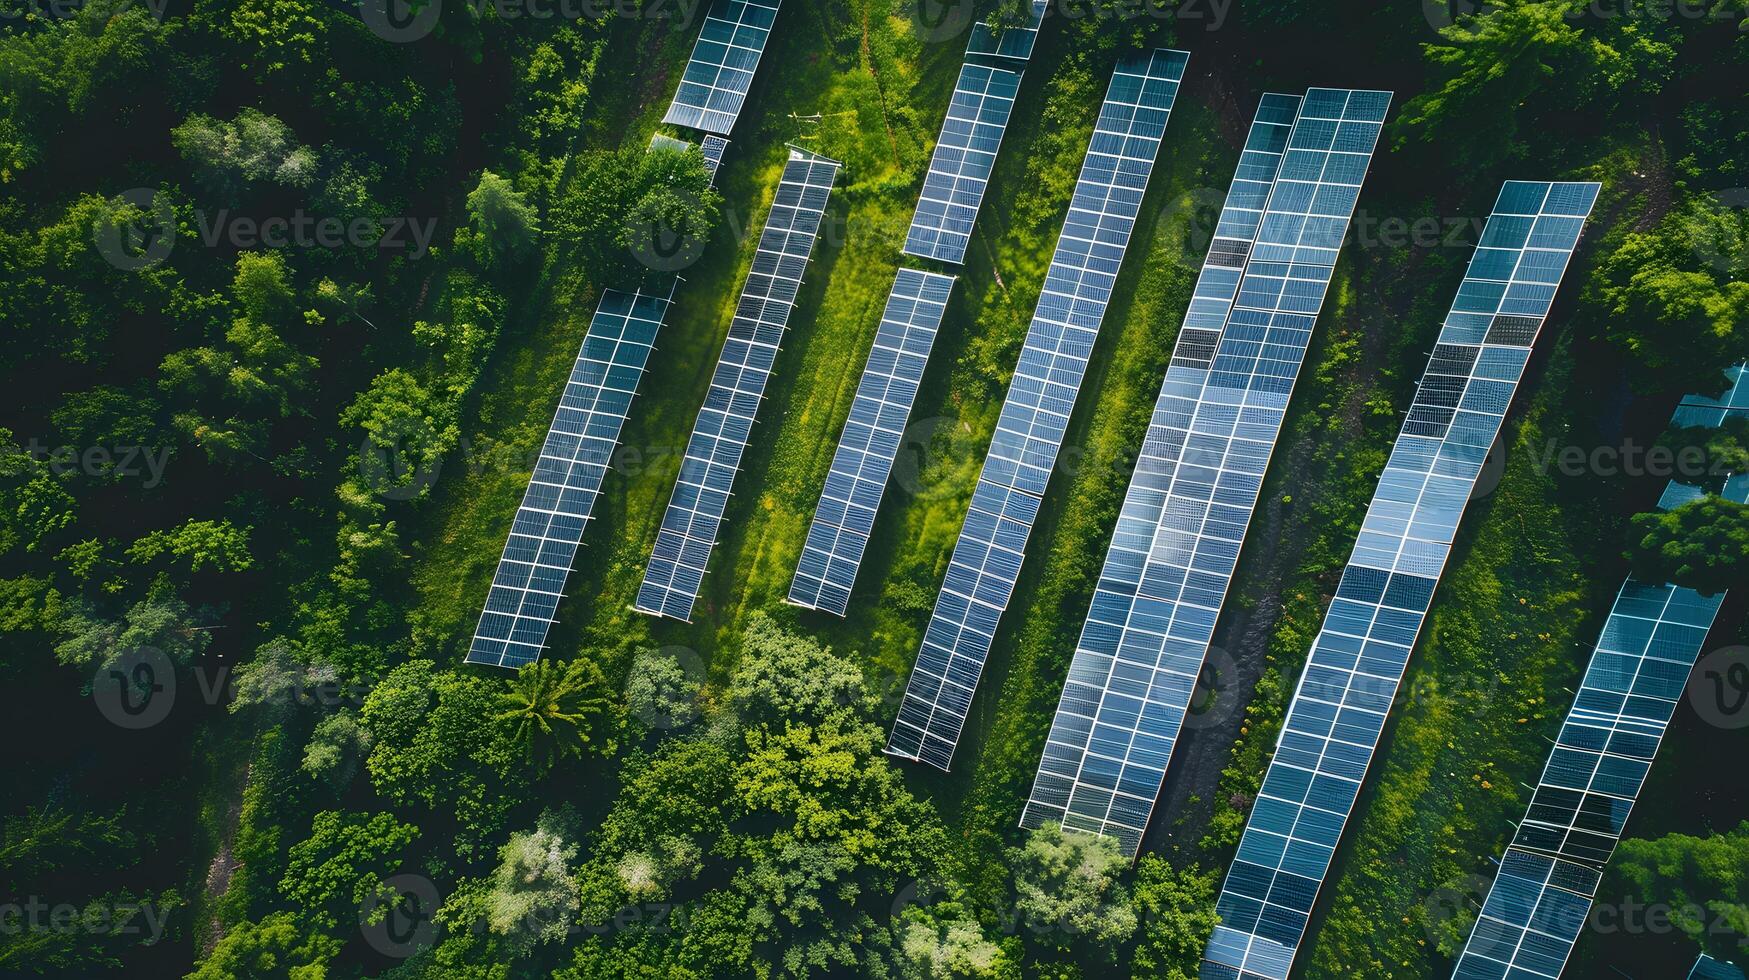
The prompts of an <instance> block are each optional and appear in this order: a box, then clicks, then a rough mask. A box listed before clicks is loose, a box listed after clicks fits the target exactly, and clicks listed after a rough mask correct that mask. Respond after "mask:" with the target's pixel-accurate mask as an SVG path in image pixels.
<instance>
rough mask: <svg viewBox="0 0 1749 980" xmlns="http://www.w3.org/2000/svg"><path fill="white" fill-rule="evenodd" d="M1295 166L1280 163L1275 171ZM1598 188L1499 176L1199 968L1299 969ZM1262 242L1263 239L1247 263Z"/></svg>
mask: <svg viewBox="0 0 1749 980" xmlns="http://www.w3.org/2000/svg"><path fill="white" fill-rule="evenodd" d="M1309 102H1310V99H1308V103H1309ZM1309 110H1310V106H1309V105H1308V106H1307V107H1306V109H1303V110H1302V114H1304V113H1305V112H1307V111H1309ZM1289 176H1290V173H1289V169H1288V167H1287V165H1286V164H1285V163H1284V165H1283V167H1282V173H1281V175H1280V177H1278V182H1279V181H1280V180H1282V179H1286V178H1287V177H1289ZM1597 189H1598V185H1596V184H1585V183H1554V184H1549V183H1540V182H1524V181H1508V182H1507V183H1506V185H1505V186H1504V187H1503V188H1501V191H1500V197H1499V199H1498V200H1497V201H1496V202H1495V205H1494V213H1493V214H1492V215H1491V216H1490V217H1489V219H1488V224H1487V226H1486V227H1485V228H1484V229H1483V232H1482V239H1481V242H1480V243H1479V244H1478V245H1477V247H1476V250H1475V252H1474V254H1472V255H1471V257H1470V264H1469V269H1468V271H1467V272H1466V273H1465V276H1464V280H1463V283H1462V284H1461V285H1460V286H1459V287H1458V293H1457V298H1456V300H1455V301H1454V303H1453V305H1452V309H1451V312H1450V313H1449V314H1448V315H1447V317H1446V320H1445V325H1444V328H1443V330H1442V331H1441V333H1440V337H1439V342H1438V344H1437V345H1436V346H1435V347H1434V350H1433V356H1432V359H1431V360H1430V361H1429V363H1428V365H1427V370H1426V372H1425V373H1424V374H1423V375H1422V378H1421V384H1420V388H1419V390H1418V391H1417V392H1416V395H1415V400H1414V403H1413V404H1412V405H1411V406H1410V408H1409V414H1408V417H1407V418H1406V419H1405V420H1404V422H1403V428H1402V431H1401V433H1400V434H1399V435H1398V437H1397V441H1396V444H1395V445H1394V446H1393V447H1392V449H1391V456H1390V459H1389V460H1388V461H1387V462H1386V464H1385V471H1384V474H1383V475H1382V476H1381V477H1380V479H1379V487H1378V490H1377V491H1376V492H1375V493H1374V495H1373V499H1372V503H1371V504H1370V505H1369V506H1368V507H1367V514H1366V519H1365V521H1364V522H1363V523H1362V525H1361V531H1360V536H1359V540H1357V541H1356V542H1355V546H1354V552H1353V554H1352V555H1351V556H1350V558H1349V562H1348V566H1347V568H1345V569H1344V571H1343V575H1342V580H1341V583H1340V584H1339V585H1338V586H1337V590H1336V596H1335V598H1334V599H1333V600H1332V601H1331V603H1330V608H1329V610H1328V611H1327V612H1326V613H1325V616H1324V623H1323V627H1322V629H1321V630H1320V632H1319V634H1318V636H1317V639H1316V640H1315V641H1314V642H1313V645H1312V650H1311V653H1310V655H1309V657H1308V658H1307V663H1306V668H1305V672H1304V673H1303V674H1302V675H1301V677H1300V682H1299V686H1298V688H1297V689H1296V690H1295V692H1294V697H1293V701H1292V703H1291V704H1290V705H1289V707H1288V713H1287V717H1286V719H1285V721H1284V723H1283V726H1282V733H1281V737H1280V739H1279V740H1278V741H1277V743H1276V747H1275V755H1274V757H1273V758H1272V759H1271V760H1270V763H1269V769H1268V770H1267V772H1266V773H1265V775H1264V779H1263V786H1262V789H1261V790H1260V791H1259V793H1258V796H1257V799H1256V801H1255V802H1254V803H1253V804H1252V809H1251V815H1250V818H1249V820H1247V822H1246V825H1245V831H1244V834H1243V836H1242V837H1241V839H1240V842H1239V852H1238V855H1237V856H1236V857H1235V858H1234V860H1233V863H1232V866H1231V867H1230V868H1229V869H1228V871H1227V878H1226V881H1225V883H1224V884H1223V885H1222V888H1221V896H1220V899H1219V901H1218V903H1217V905H1216V910H1217V911H1218V912H1219V914H1220V916H1221V924H1220V925H1219V926H1217V927H1216V928H1215V931H1214V935H1213V937H1212V938H1211V939H1210V941H1209V945H1208V948H1207V950H1206V951H1205V952H1204V954H1203V958H1204V964H1203V969H1202V976H1203V977H1204V978H1209V980H1213V978H1244V980H1262V978H1270V980H1285V978H1286V977H1287V975H1288V970H1289V968H1290V967H1291V966H1292V964H1293V960H1294V956H1295V954H1297V953H1298V951H1299V947H1300V943H1301V941H1302V940H1303V938H1304V936H1305V930H1306V922H1307V920H1308V918H1309V917H1310V915H1311V912H1312V907H1313V904H1314V903H1315V902H1316V900H1317V896H1318V890H1319V888H1320V887H1321V886H1322V885H1323V883H1324V878H1325V876H1326V875H1327V874H1328V873H1329V870H1330V861H1331V858H1332V856H1333V855H1334V854H1335V850H1336V845H1337V843H1338V841H1339V840H1340V838H1341V836H1342V831H1343V828H1344V827H1345V826H1346V824H1347V822H1348V817H1349V815H1350V814H1351V813H1352V812H1353V809H1354V801H1355V797H1356V795H1357V794H1358V793H1359V791H1360V786H1361V782H1362V781H1363V780H1364V779H1365V777H1366V772H1367V768H1368V767H1369V766H1370V764H1371V762H1372V757H1373V752H1374V750H1375V748H1376V747H1377V745H1378V740H1379V734H1380V731H1381V730H1382V729H1383V727H1384V723H1385V717H1386V714H1387V712H1388V711H1389V710H1390V706H1391V702H1392V700H1393V699H1394V698H1395V697H1396V693H1397V687H1398V685H1399V683H1401V681H1402V676H1403V670H1404V667H1405V666H1406V665H1407V663H1408V660H1409V653H1410V651H1411V649H1412V648H1413V647H1414V645H1415V640H1416V637H1417V636H1418V635H1419V634H1420V631H1421V625H1422V621H1423V620H1424V618H1425V617H1426V615H1427V609H1428V606H1429V604H1430V603H1431V602H1432V599H1433V591H1434V587H1435V586H1436V585H1437V584H1438V581H1439V577H1440V574H1441V573H1442V572H1443V571H1444V569H1445V563H1446V559H1447V557H1448V556H1449V554H1450V551H1451V544H1452V541H1453V539H1454V538H1455V537H1456V534H1457V528H1458V522H1459V520H1460V518H1461V517H1462V516H1463V511H1464V505H1465V503H1466V502H1467V501H1468V499H1469V497H1470V494H1471V492H1472V491H1473V490H1474V488H1475V482H1476V478H1477V476H1478V475H1479V474H1480V473H1481V469H1482V462H1483V460H1484V459H1485V458H1486V457H1487V455H1488V450H1489V448H1490V447H1491V446H1492V445H1493V444H1494V439H1495V436H1496V435H1497V434H1498V433H1499V431H1500V427H1501V424H1502V422H1503V420H1504V418H1505V414H1506V410H1507V407H1508V406H1509V405H1510V403H1511V401H1512V396H1513V394H1514V392H1515V391H1516V389H1517V387H1518V381H1519V378H1520V377H1521V376H1522V374H1523V370H1524V365H1525V362H1526V361H1527V360H1528V359H1529V357H1530V351H1531V347H1532V345H1533V344H1534V343H1535V341H1536V337H1537V334H1538V332H1540V330H1541V328H1542V324H1543V320H1544V318H1545V317H1546V316H1547V315H1548V311H1549V305H1550V303H1551V302H1553V300H1554V296H1555V291H1556V289H1557V287H1558V286H1559V284H1560V281H1561V276H1562V274H1563V273H1564V272H1565V270H1566V267H1567V262H1568V260H1569V259H1570V258H1571V257H1572V253H1573V248H1574V246H1575V245H1576V243H1577V242H1578V240H1579V232H1580V229H1581V227H1582V226H1583V224H1584V221H1585V217H1586V216H1587V215H1588V214H1589V213H1590V211H1591V206H1592V204H1593V203H1594V202H1595V200H1596V197H1597ZM1261 255H1262V249H1261V246H1260V247H1259V250H1258V254H1256V255H1254V256H1253V257H1252V260H1251V261H1252V262H1253V263H1255V262H1257V261H1258V260H1259V258H1261ZM1243 302H1244V301H1243V299H1241V301H1240V303H1241V305H1242V304H1243Z"/></svg>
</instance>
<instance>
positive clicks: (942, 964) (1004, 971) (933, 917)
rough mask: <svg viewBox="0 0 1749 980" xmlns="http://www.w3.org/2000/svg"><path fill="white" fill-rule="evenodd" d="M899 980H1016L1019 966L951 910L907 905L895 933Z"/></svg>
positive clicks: (981, 930) (974, 921)
mask: <svg viewBox="0 0 1749 980" xmlns="http://www.w3.org/2000/svg"><path fill="white" fill-rule="evenodd" d="M895 932H896V933H897V937H898V944H897V945H898V950H899V971H898V975H899V976H900V977H901V978H902V980H1018V978H1019V977H1020V965H1019V964H1018V963H1017V962H1015V961H1014V960H1013V959H1011V958H1010V957H1009V955H1008V952H1007V951H1006V950H1004V949H1003V948H1002V947H1001V946H999V945H997V944H996V943H993V942H991V941H990V940H989V939H987V938H986V937H985V936H984V928H983V926H981V925H979V924H978V920H977V919H975V918H973V917H971V916H970V915H968V914H965V912H964V911H963V910H960V909H958V907H957V906H955V907H953V908H952V909H949V908H947V907H931V908H928V909H921V908H917V907H916V906H912V907H910V908H907V909H906V910H905V916H904V918H903V919H902V920H901V921H900V922H899V923H898V924H897V927H896V929H895Z"/></svg>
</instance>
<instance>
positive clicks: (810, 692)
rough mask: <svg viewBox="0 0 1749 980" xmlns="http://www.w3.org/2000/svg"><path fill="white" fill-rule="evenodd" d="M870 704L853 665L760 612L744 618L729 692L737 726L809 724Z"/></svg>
mask: <svg viewBox="0 0 1749 980" xmlns="http://www.w3.org/2000/svg"><path fill="white" fill-rule="evenodd" d="M874 704H875V702H874V699H873V698H872V697H871V695H870V694H869V692H868V689H867V688H866V687H865V686H864V684H863V677H862V670H861V668H859V667H857V666H856V664H855V663H853V662H851V661H850V660H848V659H846V658H844V657H840V656H838V655H836V654H834V653H833V652H832V648H831V647H823V646H821V645H820V644H819V643H818V642H816V641H815V640H814V639H812V638H811V637H806V636H800V635H797V634H795V633H790V632H788V631H786V630H784V629H782V628H781V627H779V626H778V625H777V623H776V622H774V621H773V620H772V619H771V617H770V616H767V615H766V614H765V613H763V612H755V613H754V614H753V615H752V616H750V617H748V620H747V630H746V632H745V633H743V634H742V637H741V658H740V660H739V661H738V662H737V664H736V667H735V673H734V675H733V677H731V678H730V681H729V691H728V708H729V712H730V713H731V714H732V715H733V716H734V717H735V718H737V719H739V720H740V721H741V723H743V724H746V725H759V724H773V725H781V724H783V723H785V722H786V721H793V722H795V723H798V724H809V723H813V722H819V721H824V720H826V719H828V718H831V717H834V716H837V715H840V714H843V713H847V712H848V713H851V714H868V713H872V711H873V710H874Z"/></svg>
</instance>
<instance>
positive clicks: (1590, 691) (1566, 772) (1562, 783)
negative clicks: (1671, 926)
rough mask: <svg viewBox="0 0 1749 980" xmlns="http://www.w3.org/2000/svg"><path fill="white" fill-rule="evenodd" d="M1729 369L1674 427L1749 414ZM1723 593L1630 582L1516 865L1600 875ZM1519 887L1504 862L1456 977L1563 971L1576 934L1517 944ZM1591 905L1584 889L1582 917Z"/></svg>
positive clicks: (1669, 493)
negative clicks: (1725, 380)
mask: <svg viewBox="0 0 1749 980" xmlns="http://www.w3.org/2000/svg"><path fill="white" fill-rule="evenodd" d="M1730 374H1731V377H1732V380H1733V383H1732V387H1731V389H1730V390H1729V391H1727V392H1726V393H1725V395H1724V396H1723V397H1722V398H1710V397H1705V396H1701V395H1690V396H1688V397H1687V398H1684V399H1683V400H1682V404H1681V405H1680V406H1679V407H1678V408H1677V409H1676V414H1675V416H1674V417H1673V418H1672V419H1671V424H1672V425H1676V426H1705V427H1711V428H1716V427H1718V426H1720V425H1722V424H1724V420H1725V418H1726V417H1727V416H1738V417H1749V365H1738V366H1736V367H1734V368H1732V369H1731V372H1730ZM1700 495H1701V491H1700V490H1699V489H1698V488H1695V487H1690V486H1688V485H1686V484H1682V483H1678V482H1675V481H1672V482H1671V484H1670V486H1669V487H1668V488H1667V489H1666V490H1665V493H1664V496H1663V498H1662V499H1660V501H1659V506H1660V507H1663V508H1669V507H1674V506H1679V505H1681V504H1683V503H1686V502H1687V501H1688V500H1691V499H1695V498H1697V497H1698V496H1700ZM1725 495H1726V496H1727V497H1730V498H1731V499H1733V500H1736V501H1738V502H1739V503H1742V502H1745V499H1746V498H1749V483H1744V482H1743V481H1738V480H1734V481H1731V482H1730V483H1728V484H1727V486H1726V490H1725ZM1724 600H1725V596H1724V594H1723V593H1720V594H1718V595H1713V596H1703V595H1700V594H1699V593H1697V592H1694V591H1692V590H1690V589H1684V588H1679V587H1677V586H1675V585H1671V584H1668V583H1666V584H1663V585H1649V584H1647V583H1644V582H1637V581H1635V580H1634V579H1632V578H1629V579H1628V580H1627V581H1625V582H1623V583H1622V587H1621V591H1620V592H1619V593H1617V595H1616V600H1615V605H1614V606H1613V607H1612V608H1611V609H1610V612H1609V618H1608V619H1607V620H1605V621H1604V624H1603V635H1602V636H1601V637H1600V638H1599V639H1598V641H1597V648H1596V650H1595V651H1594V652H1593V653H1592V655H1591V663H1590V665H1589V666H1588V667H1587V668H1586V670H1585V677H1584V680H1583V682H1582V683H1581V684H1580V685H1579V693H1578V695H1577V696H1576V697H1575V698H1574V699H1573V706H1572V708H1571V709H1570V710H1569V711H1568V713H1567V718H1566V720H1565V721H1564V722H1563V723H1562V724H1561V732H1560V735H1559V736H1558V737H1557V738H1556V739H1555V746H1554V748H1553V749H1552V750H1551V751H1550V752H1549V758H1548V761H1547V762H1546V763H1545V764H1544V766H1543V774H1542V778H1541V779H1540V780H1538V782H1537V787H1536V792H1535V793H1534V794H1532V796H1531V800H1530V806H1529V807H1528V808H1527V810H1526V812H1525V815H1524V820H1523V821H1521V822H1520V823H1519V824H1518V830H1517V832H1516V833H1515V834H1514V835H1513V839H1512V843H1511V845H1510V846H1508V847H1507V849H1506V862H1505V863H1506V866H1508V867H1509V866H1512V865H1513V862H1515V861H1516V862H1518V863H1519V864H1520V865H1522V864H1523V863H1524V862H1525V861H1528V860H1535V861H1542V862H1551V861H1552V862H1554V863H1556V864H1557V865H1572V866H1574V867H1580V868H1583V869H1585V871H1586V872H1587V873H1588V874H1591V875H1593V876H1597V875H1601V874H1602V872H1603V867H1604V865H1605V864H1607V863H1608V862H1609V859H1610V856H1611V855H1612V854H1614V852H1615V846H1616V844H1617V843H1618V842H1619V841H1620V840H1621V834H1622V828H1623V827H1624V826H1625V825H1626V824H1627V820H1628V816H1629V814H1630V813H1632V811H1633V807H1634V802H1635V801H1636V800H1637V799H1638V798H1639V795H1640V790H1641V789H1642V788H1643V787H1644V786H1645V782H1646V774H1647V773H1648V772H1650V771H1651V768H1652V760H1653V759H1654V758H1655V757H1656V756H1657V753H1658V747H1659V746H1660V745H1661V744H1662V743H1663V740H1664V732H1665V730H1666V729H1668V727H1669V725H1670V719H1671V717H1672V716H1673V715H1674V713H1675V711H1676V704H1677V702H1678V701H1680V700H1681V699H1682V696H1683V689H1684V688H1685V687H1686V686H1687V683H1688V675H1689V673H1690V672H1691V671H1692V670H1693V669H1694V664H1695V661H1696V660H1697V659H1698V658H1699V656H1700V650H1701V645H1702V644H1703V643H1704V642H1705V640H1706V635H1707V633H1708V632H1709V631H1710V630H1711V629H1712V624H1713V619H1714V617H1715V616H1716V615H1717V614H1718V611H1719V607H1720V606H1721V605H1722V604H1723V603H1724ZM1521 888H1522V886H1521V885H1519V884H1518V883H1517V882H1516V880H1515V879H1514V878H1512V877H1510V876H1508V874H1507V872H1506V871H1505V870H1504V868H1503V870H1502V871H1501V874H1500V876H1499V878H1497V879H1496V880H1495V882H1494V885H1493V887H1492V889H1491V891H1490V892H1489V896H1488V899H1487V901H1486V902H1485V903H1484V905H1483V909H1482V916H1481V918H1480V919H1478V920H1477V922H1476V926H1475V928H1474V930H1473V931H1472V933H1471V935H1470V938H1469V941H1468V942H1467V943H1465V945H1464V950H1463V953H1462V954H1461V955H1460V956H1459V958H1458V965H1457V970H1456V972H1455V973H1454V974H1453V976H1454V980H1484V978H1499V977H1506V976H1512V977H1518V976H1526V977H1529V976H1534V975H1540V976H1549V977H1554V976H1558V975H1559V974H1560V971H1561V967H1562V966H1563V965H1564V964H1565V963H1566V961H1567V957H1568V955H1569V954H1570V953H1571V952H1572V949H1573V943H1574V941H1575V940H1576V939H1577V938H1578V930H1577V929H1575V930H1573V931H1572V933H1571V934H1570V935H1568V934H1565V933H1561V934H1556V935H1542V936H1539V937H1538V938H1539V942H1538V943H1537V944H1534V945H1532V944H1528V943H1527V944H1519V945H1514V944H1512V943H1510V942H1508V940H1511V939H1512V938H1514V937H1516V936H1520V935H1522V934H1524V933H1525V932H1526V931H1527V930H1528V931H1530V932H1532V933H1534V932H1536V930H1535V929H1534V928H1533V927H1532V926H1530V925H1528V924H1527V919H1526V916H1525V906H1524V903H1523V902H1514V901H1510V900H1501V901H1496V898H1495V895H1496V894H1497V893H1499V892H1501V891H1502V890H1503V889H1504V890H1507V891H1508V892H1509V893H1510V892H1512V891H1513V890H1514V889H1521ZM1590 907H1591V893H1590V892H1586V893H1585V897H1584V901H1583V906H1582V907H1581V908H1580V910H1579V918H1580V920H1581V921H1583V919H1584V916H1585V914H1586V913H1588V912H1589V911H1590Z"/></svg>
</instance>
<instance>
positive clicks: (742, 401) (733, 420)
mask: <svg viewBox="0 0 1749 980" xmlns="http://www.w3.org/2000/svg"><path fill="white" fill-rule="evenodd" d="M839 167H840V164H839V163H838V161H836V160H831V159H828V158H826V157H823V156H819V155H817V154H814V153H810V152H808V151H806V150H803V149H800V148H799V147H791V148H790V155H789V162H788V163H786V164H785V165H784V170H783V177H782V179H781V180H780V181H779V182H778V185H777V193H776V195H775V196H774V197H773V199H772V203H771V211H770V213H769V214H767V215H766V219H765V227H764V229H763V230H762V231H761V232H760V234H759V245H758V248H757V250H756V251H755V252H754V253H753V263H752V266H751V267H750V268H749V269H748V272H747V279H746V281H745V282H744V283H743V284H742V286H741V296H740V299H739V300H738V301H737V302H736V304H735V317H734V320H733V321H732V322H731V323H730V325H729V335H728V338H727V339H726V340H725V341H724V342H723V349H722V352H721V354H720V355H719V356H718V359H717V366H716V370H715V371H714V372H712V375H711V383H710V388H709V390H708V391H707V392H706V394H705V400H704V405H703V406H702V407H701V408H700V409H699V412H698V418H697V419H696V420H695V421H694V422H693V427H692V435H691V437H690V438H689V439H688V440H687V443H686V454H685V456H683V457H682V459H681V462H680V475H679V478H678V479H677V480H676V481H675V484H674V493H673V495H672V496H671V497H670V498H669V500H668V507H667V509H666V510H665V511H664V512H663V515H662V525H661V528H660V529H659V530H658V531H657V534H656V544H655V547H654V549H653V550H652V551H651V554H650V562H649V564H648V566H646V567H645V569H644V580H643V583H642V584H641V585H640V586H639V587H638V596H637V600H636V601H635V602H634V603H633V608H635V609H637V610H638V611H639V612H643V613H647V614H649V615H652V616H667V617H670V618H673V619H679V620H685V621H690V620H691V617H692V606H693V603H695V602H696V601H697V600H698V589H699V585H700V583H701V582H702V581H703V579H704V572H705V565H706V564H707V563H708V562H709V561H710V555H711V551H712V549H714V548H715V547H716V543H717V531H718V529H719V528H720V527H721V525H722V520H723V511H724V509H725V508H726V507H727V506H728V502H729V494H730V491H731V490H732V488H733V486H734V482H735V475H736V473H738V472H739V471H740V468H741V454H742V453H743V452H744V451H745V450H746V448H747V441H748V439H749V437H750V436H751V433H752V430H753V422H754V418H755V416H756V415H757V414H758V410H759V403H760V402H761V401H762V400H763V399H764V397H765V385H766V383H767V381H768V380H769V379H770V377H771V369H772V366H773V364H774V362H775V361H776V359H777V351H778V345H779V343H780V342H781V341H782V339H783V333H784V330H785V329H786V328H787V327H788V324H789V316H790V313H791V311H792V310H793V309H794V308H795V301H796V294H797V293H798V292H799V291H800V290H801V285H802V273H803V272H804V271H805V270H806V268H807V264H808V259H809V257H810V256H811V255H812V253H813V249H814V241H815V239H816V238H818V237H819V233H820V224H821V221H822V219H823V218H824V216H825V211H826V205H827V202H828V201H829V200H830V198H831V194H832V181H833V179H834V178H835V177H836V176H837V173H838V169H839Z"/></svg>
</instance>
